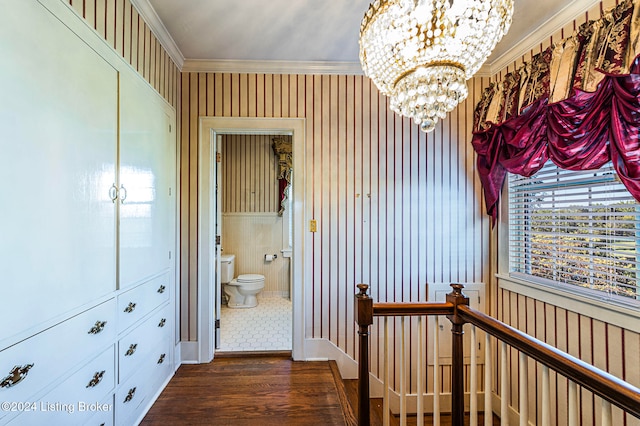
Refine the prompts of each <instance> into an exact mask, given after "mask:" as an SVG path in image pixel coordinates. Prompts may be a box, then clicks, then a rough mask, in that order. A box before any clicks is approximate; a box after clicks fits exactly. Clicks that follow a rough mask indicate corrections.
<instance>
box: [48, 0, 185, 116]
mask: <svg viewBox="0 0 640 426" xmlns="http://www.w3.org/2000/svg"><path fill="white" fill-rule="evenodd" d="M61 1H63V2H65V3H66V4H68V5H69V6H70V7H71V8H72V9H73V10H74V11H75V12H76V13H77V14H78V15H80V16H81V17H82V18H84V20H85V21H86V22H87V24H88V25H89V26H90V27H91V28H93V29H95V30H96V31H97V32H98V34H100V36H102V37H103V38H104V39H105V40H106V41H107V43H108V44H109V45H110V46H111V47H113V48H114V49H115V50H116V51H117V52H118V53H119V54H120V55H121V56H122V57H123V58H124V59H125V61H127V62H128V63H129V64H131V66H132V67H133V68H134V69H135V70H136V71H138V73H139V74H140V75H141V76H142V77H144V79H145V80H147V82H149V84H151V86H153V88H154V89H156V91H158V93H160V95H161V96H162V97H164V98H165V100H166V101H167V102H169V104H171V105H172V106H173V107H174V108H177V101H178V81H179V75H180V71H179V70H178V67H177V66H176V64H175V63H174V62H173V61H172V59H171V58H170V57H169V54H168V53H167V51H166V50H165V49H164V48H163V47H162V45H161V44H160V42H159V41H158V39H157V38H156V36H155V35H154V34H153V33H152V32H151V30H150V29H149V26H148V25H147V24H146V23H145V22H144V20H143V19H142V17H141V16H140V15H139V14H138V11H137V10H136V9H135V8H134V7H133V6H132V5H131V3H130V1H129V0H61Z"/></svg>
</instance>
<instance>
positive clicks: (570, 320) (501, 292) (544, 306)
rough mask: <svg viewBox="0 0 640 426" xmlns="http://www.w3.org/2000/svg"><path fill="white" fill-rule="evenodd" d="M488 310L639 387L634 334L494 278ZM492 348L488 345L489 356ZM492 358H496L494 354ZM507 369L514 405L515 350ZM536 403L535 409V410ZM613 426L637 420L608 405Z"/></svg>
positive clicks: (603, 5) (535, 413) (555, 407)
mask: <svg viewBox="0 0 640 426" xmlns="http://www.w3.org/2000/svg"><path fill="white" fill-rule="evenodd" d="M617 3H618V2H617V1H616V0H603V1H602V2H600V3H599V4H597V5H596V6H594V7H592V8H591V9H590V10H589V11H588V12H586V13H584V14H582V15H581V16H578V17H576V18H575V20H573V21H571V22H569V23H567V24H566V25H565V26H564V27H563V28H562V29H561V30H559V31H557V32H556V33H554V34H552V35H551V36H550V37H549V38H548V39H546V40H545V41H543V42H541V43H540V45H539V46H537V47H536V48H534V49H532V50H531V51H530V52H528V53H526V54H524V55H523V56H522V57H521V58H520V59H518V60H517V61H515V62H514V63H513V64H511V65H509V66H507V67H506V68H505V69H503V70H501V71H500V72H498V73H497V74H496V75H495V76H494V78H495V79H502V78H503V76H504V75H505V74H506V73H508V72H510V71H513V70H514V69H516V68H518V67H519V66H520V65H521V64H522V63H523V62H526V61H529V60H531V57H532V56H533V55H535V54H537V53H539V52H542V51H543V50H545V49H546V48H547V47H549V46H550V45H551V43H554V42H557V41H559V40H561V39H563V38H565V37H568V36H570V35H571V34H572V33H573V32H574V30H575V29H577V28H578V27H579V26H580V25H581V24H582V23H584V22H586V21H587V20H591V19H599V18H600V16H601V14H602V12H603V11H605V10H608V9H610V8H612V7H615V6H616V4H617ZM498 250H508V247H504V248H502V247H498ZM490 300H491V301H492V304H491V310H490V312H491V314H492V315H493V316H494V317H496V318H498V319H500V320H502V321H504V322H506V323H507V324H510V325H512V326H514V327H516V328H518V329H520V330H522V331H525V332H527V333H528V334H531V335H532V336H534V337H536V338H538V339H540V340H543V341H545V342H547V343H549V344H551V345H554V346H557V347H558V348H560V349H562V350H564V351H567V352H569V353H570V354H571V355H573V356H576V357H578V358H580V359H582V360H584V361H586V362H589V363H593V364H594V365H596V366H597V367H599V368H601V369H603V370H606V371H608V372H610V373H612V374H613V375H615V376H617V377H620V378H622V379H624V380H627V381H629V382H631V383H633V384H634V385H636V386H640V335H639V334H638V333H635V332H632V331H629V330H625V329H623V328H620V327H617V326H614V325H612V324H607V323H605V322H602V321H601V320H599V319H598V318H593V317H591V316H589V315H586V314H585V313H584V312H583V313H576V312H572V311H570V310H568V309H566V307H563V306H564V305H563V303H562V300H561V299H559V300H558V303H557V304H550V303H545V302H543V301H540V300H536V299H534V298H531V297H526V296H524V295H522V294H518V293H516V292H512V291H508V290H506V289H503V288H501V286H499V285H498V283H497V282H496V280H494V282H493V283H492V285H491V293H490ZM495 353H497V349H495V348H494V354H495ZM494 357H495V359H494V362H495V363H497V357H496V356H495V355H494ZM509 364H510V367H511V376H510V380H511V383H512V386H511V391H510V394H509V395H508V396H507V397H508V399H509V402H510V405H511V406H512V407H518V403H519V395H518V386H517V383H518V379H517V377H518V354H517V352H515V351H511V352H510V354H509ZM493 371H494V372H495V373H494V383H499V381H498V379H499V376H498V374H499V373H498V369H497V368H494V370H493ZM536 376H537V377H538V380H539V379H540V377H541V368H540V367H539V366H535V365H534V364H533V363H532V362H530V363H529V384H530V388H529V396H530V398H529V421H530V422H531V423H533V424H539V421H540V416H541V411H540V410H541V403H540V398H541V395H540V389H538V388H537V387H536V381H535V380H534V378H535V377H536ZM493 391H494V392H495V393H496V394H499V391H498V387H496V386H495V385H494V389H493ZM567 394H568V390H567V382H566V380H565V379H563V378H561V377H560V378H558V379H557V380H556V378H555V375H552V380H551V401H552V407H551V413H552V414H551V422H552V424H553V425H561V424H566V421H567V412H566V410H567V408H566V407H567ZM579 403H580V406H579V413H580V419H579V422H580V424H581V425H596V424H600V423H599V420H598V419H599V418H600V403H599V400H598V399H597V398H596V399H594V397H593V396H592V395H591V393H589V392H586V391H582V393H581V396H580V402H579ZM536 407H537V408H536ZM612 424H616V425H631V424H635V425H638V424H640V421H639V420H638V419H635V418H633V417H631V416H627V415H623V414H622V413H621V412H620V411H619V410H617V409H615V408H614V418H613V423H612Z"/></svg>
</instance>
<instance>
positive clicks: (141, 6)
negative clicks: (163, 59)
mask: <svg viewBox="0 0 640 426" xmlns="http://www.w3.org/2000/svg"><path fill="white" fill-rule="evenodd" d="M131 5H132V6H133V7H135V8H136V10H137V11H138V14H139V15H140V16H142V19H144V21H145V22H146V23H147V25H149V29H151V32H152V33H153V34H154V35H155V36H156V38H157V39H158V41H159V42H160V44H161V45H162V47H164V48H165V50H166V51H167V53H168V54H169V57H171V59H172V60H173V62H174V63H175V64H176V65H177V67H178V69H180V70H181V69H182V66H183V64H184V61H185V60H184V55H183V54H182V51H181V50H180V48H179V47H178V45H177V44H176V42H175V41H174V40H173V37H171V34H169V31H168V30H167V28H166V27H165V26H164V23H163V22H162V20H161V19H160V17H159V16H158V14H157V13H156V10H155V9H154V8H153V6H152V5H151V3H149V0H131Z"/></svg>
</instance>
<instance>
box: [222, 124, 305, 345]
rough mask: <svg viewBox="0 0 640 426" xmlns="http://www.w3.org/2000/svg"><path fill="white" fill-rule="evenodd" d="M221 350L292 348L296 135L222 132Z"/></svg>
mask: <svg viewBox="0 0 640 426" xmlns="http://www.w3.org/2000/svg"><path fill="white" fill-rule="evenodd" d="M216 148H217V151H218V153H217V155H216V161H217V162H216V164H215V165H213V167H214V168H216V169H217V173H216V185H215V189H214V193H215V195H214V194H212V195H213V196H216V199H217V200H218V203H217V214H216V217H217V221H216V224H215V228H216V236H218V235H219V236H221V245H220V246H219V252H218V253H219V255H220V256H219V257H220V276H221V282H220V288H219V289H217V290H216V292H219V293H216V295H215V297H216V298H217V299H218V298H219V299H220V300H217V301H216V307H219V309H218V312H217V316H216V352H263V351H279V352H282V351H291V347H292V342H291V339H292V333H291V324H292V305H291V273H290V272H291V255H292V252H293V241H292V238H291V230H292V226H291V219H292V218H293V217H292V215H291V197H290V192H291V190H292V188H293V158H292V148H293V146H292V135H291V134H289V133H287V134H281V133H278V134H273V133H272V134H262V133H258V134H256V133H238V134H236V133H233V134H223V133H218V134H217V144H216Z"/></svg>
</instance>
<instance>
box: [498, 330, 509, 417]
mask: <svg viewBox="0 0 640 426" xmlns="http://www.w3.org/2000/svg"><path fill="white" fill-rule="evenodd" d="M500 424H501V425H503V426H509V378H508V377H507V344H506V343H505V342H500Z"/></svg>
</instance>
